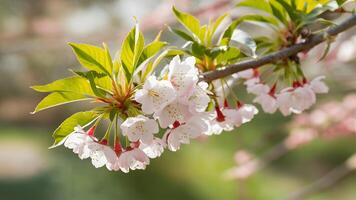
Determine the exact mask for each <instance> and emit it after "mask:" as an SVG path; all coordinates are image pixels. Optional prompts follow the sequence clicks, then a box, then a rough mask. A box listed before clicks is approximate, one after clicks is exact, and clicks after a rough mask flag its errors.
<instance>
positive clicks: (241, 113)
mask: <svg viewBox="0 0 356 200" xmlns="http://www.w3.org/2000/svg"><path fill="white" fill-rule="evenodd" d="M222 112H223V113H224V115H225V117H226V118H225V121H226V122H227V123H229V124H233V125H234V126H236V127H239V126H241V125H242V124H244V123H247V122H249V121H251V120H252V119H253V117H254V115H256V114H257V113H258V110H257V108H256V107H255V106H253V105H250V104H244V105H242V106H241V107H239V108H236V109H230V108H227V109H224V110H223V111H222Z"/></svg>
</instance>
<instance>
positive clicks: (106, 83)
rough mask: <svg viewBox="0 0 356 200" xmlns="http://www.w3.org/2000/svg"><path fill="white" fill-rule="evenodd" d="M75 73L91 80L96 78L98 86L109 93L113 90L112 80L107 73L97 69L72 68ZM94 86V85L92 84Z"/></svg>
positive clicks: (95, 81)
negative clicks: (99, 71)
mask: <svg viewBox="0 0 356 200" xmlns="http://www.w3.org/2000/svg"><path fill="white" fill-rule="evenodd" d="M71 71H72V72H73V73H74V74H75V75H77V76H80V77H83V78H85V79H87V80H88V81H89V82H88V83H91V84H92V82H90V81H93V80H94V83H95V86H96V88H100V89H102V90H105V91H106V92H107V93H110V92H111V91H112V80H111V78H110V77H108V76H107V75H106V74H102V73H98V72H96V71H87V72H79V71H73V70H71ZM90 86H91V87H92V85H90Z"/></svg>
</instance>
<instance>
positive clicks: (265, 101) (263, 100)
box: [253, 94, 278, 113]
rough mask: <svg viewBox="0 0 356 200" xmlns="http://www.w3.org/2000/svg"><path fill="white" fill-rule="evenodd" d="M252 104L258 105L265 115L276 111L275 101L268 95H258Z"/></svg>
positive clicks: (276, 104)
mask: <svg viewBox="0 0 356 200" xmlns="http://www.w3.org/2000/svg"><path fill="white" fill-rule="evenodd" d="M253 102H255V103H259V104H260V105H261V107H262V109H263V111H264V112H266V113H274V112H276V110H277V109H278V103H277V99H276V98H275V97H273V96H271V95H270V94H260V95H258V96H256V98H255V99H254V100H253Z"/></svg>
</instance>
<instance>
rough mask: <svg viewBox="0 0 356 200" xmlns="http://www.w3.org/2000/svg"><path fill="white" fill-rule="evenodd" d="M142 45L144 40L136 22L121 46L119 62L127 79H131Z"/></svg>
mask: <svg viewBox="0 0 356 200" xmlns="http://www.w3.org/2000/svg"><path fill="white" fill-rule="evenodd" d="M144 45H145V41H144V38H143V35H142V33H141V32H140V30H139V26H138V24H136V25H135V27H134V28H133V29H132V30H131V31H130V32H129V33H128V34H127V36H126V38H125V40H124V42H123V43H122V47H121V55H120V58H121V64H122V67H123V69H124V71H125V75H126V79H127V80H131V77H132V75H133V73H134V71H135V69H136V67H137V63H138V61H139V58H140V55H141V53H142V51H143V48H144Z"/></svg>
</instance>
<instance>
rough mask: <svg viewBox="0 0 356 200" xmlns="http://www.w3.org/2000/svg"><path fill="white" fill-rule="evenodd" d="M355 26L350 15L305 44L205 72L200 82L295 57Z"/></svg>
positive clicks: (353, 17)
mask: <svg viewBox="0 0 356 200" xmlns="http://www.w3.org/2000/svg"><path fill="white" fill-rule="evenodd" d="M355 25H356V15H352V16H351V17H350V18H348V19H347V20H345V21H344V22H342V23H340V24H339V25H335V26H332V27H330V28H329V29H328V30H326V31H325V32H323V33H319V34H316V35H313V36H311V37H310V38H309V39H308V40H306V41H305V42H302V43H299V44H296V45H293V46H291V47H288V48H285V49H282V50H280V51H277V52H274V53H270V54H267V55H265V56H263V57H260V58H257V59H252V60H247V61H242V62H239V63H236V64H232V65H228V66H226V67H223V68H220V69H217V70H214V71H210V72H206V73H203V74H202V75H201V78H200V79H201V80H204V81H208V82H209V81H213V80H215V79H219V78H223V77H225V76H229V75H231V74H234V73H236V72H240V71H243V70H246V69H252V68H258V67H261V66H263V65H265V64H269V63H273V62H276V61H278V60H281V59H284V58H288V57H290V56H293V55H296V54H297V53H299V52H302V51H306V50H309V49H311V48H313V47H315V46H316V45H318V44H320V43H322V42H324V41H326V40H327V39H328V38H329V37H331V36H336V35H338V34H339V33H342V32H344V31H346V30H347V29H350V28H352V27H353V26H355Z"/></svg>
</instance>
